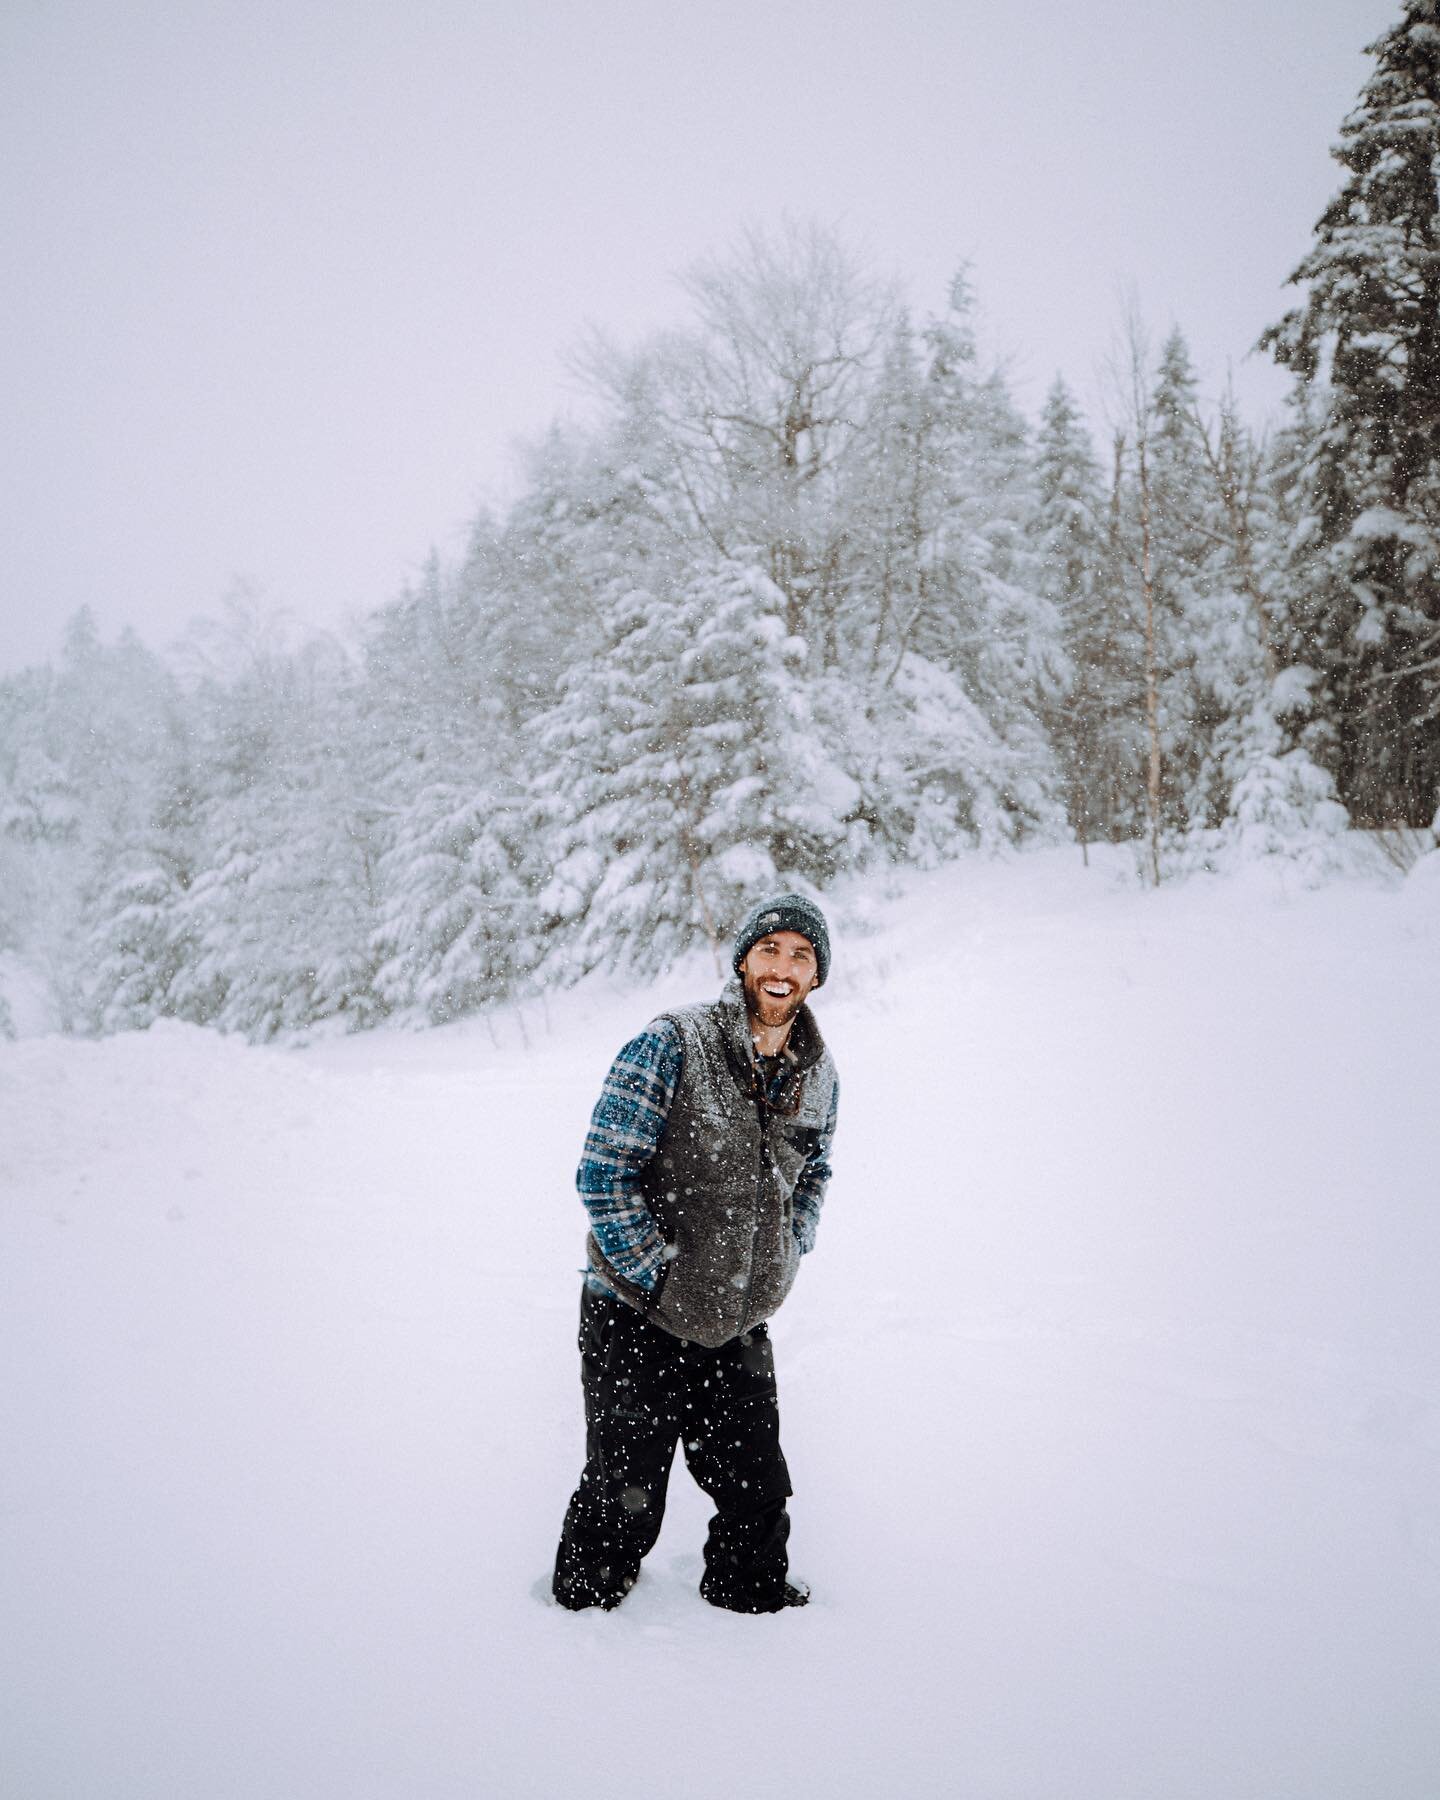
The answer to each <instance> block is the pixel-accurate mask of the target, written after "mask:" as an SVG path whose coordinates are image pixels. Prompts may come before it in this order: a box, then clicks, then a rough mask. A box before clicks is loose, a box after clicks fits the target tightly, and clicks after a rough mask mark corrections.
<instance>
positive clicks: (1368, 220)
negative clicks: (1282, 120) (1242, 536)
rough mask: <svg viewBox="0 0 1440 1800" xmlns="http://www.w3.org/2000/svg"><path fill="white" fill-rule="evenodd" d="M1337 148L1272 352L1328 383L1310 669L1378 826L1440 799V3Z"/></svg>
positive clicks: (1351, 796)
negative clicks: (1332, 175)
mask: <svg viewBox="0 0 1440 1800" xmlns="http://www.w3.org/2000/svg"><path fill="white" fill-rule="evenodd" d="M1369 54H1371V55H1372V56H1373V57H1374V58H1375V68H1374V71H1373V72H1372V74H1371V75H1370V77H1369V79H1368V80H1367V81H1366V83H1365V85H1364V87H1363V88H1362V90H1361V94H1360V98H1359V102H1358V104H1357V105H1356V107H1355V109H1354V110H1353V111H1352V113H1351V114H1350V116H1349V117H1348V118H1347V119H1346V120H1345V122H1344V124H1343V126H1342V127H1341V133H1340V142H1339V144H1338V145H1337V146H1336V148H1335V150H1334V155H1335V157H1336V159H1337V160H1338V161H1339V162H1340V164H1341V165H1342V167H1343V168H1344V170H1345V179H1344V182H1343V184H1342V186H1341V188H1340V191H1339V193H1337V194H1336V196H1335V198H1334V199H1333V200H1332V201H1331V203H1330V205H1329V206H1328V207H1327V208H1326V210H1325V212H1324V213H1323V214H1322V215H1321V218H1320V220H1319V222H1318V224H1317V226H1316V230H1315V243H1314V245H1313V247H1312V249H1311V251H1310V253H1309V255H1308V256H1307V257H1306V258H1305V259H1304V261H1303V262H1301V264H1300V266H1299V267H1298V268H1297V269H1296V271H1295V273H1294V275H1293V276H1292V277H1291V279H1292V281H1295V282H1297V283H1304V284H1308V286H1307V293H1306V298H1305V301H1304V303H1303V304H1302V305H1301V306H1299V307H1297V308H1296V309H1295V310H1294V311H1292V312H1290V313H1288V314H1287V315H1286V316H1285V318H1284V319H1282V320H1281V321H1280V323H1279V324H1278V325H1276V326H1274V327H1272V328H1271V329H1270V330H1269V331H1268V332H1266V334H1265V336H1264V337H1263V339H1262V340H1261V341H1262V343H1263V344H1265V345H1266V346H1268V347H1269V348H1270V349H1271V350H1272V352H1273V353H1274V355H1275V356H1276V358H1277V360H1278V361H1280V362H1281V363H1283V364H1285V365H1287V366H1288V367H1290V368H1291V369H1293V370H1294V371H1295V373H1296V375H1297V377H1298V378H1299V379H1300V380H1301V381H1304V382H1315V381H1318V380H1320V379H1322V378H1328V386H1327V392H1326V395H1325V401H1324V417H1323V427H1322V429H1321V430H1320V432H1319V433H1318V435H1317V437H1316V438H1315V440H1314V444H1313V447H1312V449H1311V453H1310V456H1309V459H1308V466H1307V468H1306V472H1305V485H1306V490H1307V494H1306V498H1307V507H1308V511H1309V513H1310V515H1311V518H1312V520H1313V527H1312V533H1313V536H1312V540H1311V542H1309V543H1307V544H1306V545H1305V554H1306V556H1307V558H1308V560H1309V563H1310V573H1311V575H1312V577H1313V579H1314V581H1315V584H1316V587H1315V593H1314V598H1313V600H1312V602H1311V603H1310V604H1309V605H1308V606H1307V608H1306V615H1307V616H1306V618H1305V621H1304V622H1305V626H1306V629H1307V643H1306V646H1305V649H1306V656H1307V660H1308V661H1309V662H1310V663H1311V664H1312V665H1313V666H1314V668H1315V670H1316V673H1317V675H1318V677H1319V691H1318V699H1319V703H1320V705H1321V707H1322V709H1323V711H1324V713H1325V715H1326V717H1327V719H1328V721H1329V724H1330V726H1331V755H1332V767H1333V771H1334V773H1335V775H1336V778H1337V781H1338V784H1339V788H1340V792H1341V797H1342V798H1343V800H1344V801H1345V802H1346V804H1347V805H1348V806H1349V807H1350V809H1351V811H1352V813H1353V814H1354V815H1355V816H1356V817H1357V818H1359V819H1361V820H1362V821H1364V822H1368V823H1371V824H1385V823H1402V822H1403V823H1408V824H1410V825H1415V826H1419V825H1424V824H1426V823H1427V822H1428V821H1429V819H1430V817H1431V815H1432V814H1433V813H1434V811H1435V806H1436V802H1437V799H1440V197H1437V170H1440V0H1406V4H1405V5H1404V8H1403V11H1402V15H1401V18H1400V19H1399V21H1398V22H1397V23H1396V24H1395V25H1394V26H1393V27H1392V28H1391V29H1390V30H1389V31H1387V32H1386V33H1385V34H1384V35H1383V36H1382V37H1380V38H1379V39H1378V40H1377V41H1376V42H1375V43H1374V44H1372V45H1371V46H1370V47H1369Z"/></svg>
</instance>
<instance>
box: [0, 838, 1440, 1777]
mask: <svg viewBox="0 0 1440 1800" xmlns="http://www.w3.org/2000/svg"><path fill="white" fill-rule="evenodd" d="M1429 860H1430V863H1431V864H1435V863H1436V862H1437V861H1440V858H1435V857H1432V858H1431V859H1429ZM1119 868H1120V864H1119V863H1118V861H1115V860H1111V861H1109V862H1106V863H1102V865H1101V866H1100V867H1092V868H1091V869H1089V870H1084V869H1082V868H1081V867H1080V864H1079V858H1078V855H1077V854H1076V853H1074V852H1066V853H1059V852H1054V853H1045V854H1040V855H1033V856H1028V857H1024V858H1021V859H1018V860H1016V861H1012V862H1008V863H981V862H975V863H973V864H967V865H965V866H963V867H958V868H954V869H950V870H947V871H944V872H941V873H939V874H937V875H935V876H932V877H928V878H924V879H917V880H912V881H910V882H908V883H907V884H906V887H905V890H904V892H903V893H900V894H896V895H894V896H891V897H889V898H876V899H874V900H872V901H871V903H870V905H869V911H870V912H871V914H872V918H871V924H870V929H869V930H868V931H867V932H861V931H860V930H859V929H858V928H857V927H856V926H855V924H854V923H853V921H852V925H851V928H850V929H849V930H842V931H840V932H839V933H837V937H838V943H837V953H836V955H837V961H836V972H835V977H834V979H833V981H832V983H831V987H830V989H829V990H828V991H826V992H825V993H823V994H822V995H821V996H820V998H819V1001H818V1004H817V1012H818V1013H819V1016H820V1018H821V1020H822V1024H823V1025H824V1027H825V1029H826V1031H827V1033H828V1035H829V1037H830V1039H831V1042H832V1044H833V1046H834V1048H835V1051H836V1054H837V1058H838V1060H839V1063H840V1067H841V1073H842V1078H843V1083H844V1103H843V1108H842V1117H841V1129H840V1135H839V1139H838V1141H837V1145H836V1178H835V1182H834V1185H833V1187H832V1189H831V1194H830V1200H829V1204H828V1206H827V1210H826V1217H825V1221H824V1224H823V1227H822V1231H821V1238H820V1245H819V1249H818V1251H817V1253H816V1255H815V1256H814V1257H813V1258H812V1259H811V1260H810V1261H809V1263H808V1264H807V1266H806V1268H805V1270H804V1273H803V1277H802V1280H801V1283H800V1285H799V1287H798V1288H797V1290H796V1293H795V1296H794V1297H793V1298H792V1300H791V1301H790V1302H789V1304H788V1305H787V1306H786V1308H785V1310H784V1312H783V1313H782V1314H781V1315H780V1317H779V1319H778V1320H777V1321H776V1324H775V1326H774V1337H775V1342H776V1352H777V1362H778V1366H779V1370H780V1382H781V1401H782V1413H783V1417H784V1420H785V1436H786V1447H787V1451H788V1455H789V1459H790V1463H791V1468H792V1473H793V1476H794V1480H795V1486H796V1498H795V1500H794V1502H793V1515H794V1520H795V1528H794V1536H793V1539H792V1548H793V1553H794V1557H793V1563H794V1568H795V1570H796V1572H797V1573H799V1574H802V1575H804V1576H805V1577H807V1578H808V1579H809V1580H810V1582H811V1583H812V1584H813V1586H814V1589H815V1596H816V1597H815V1600H814V1603H813V1604H812V1605H811V1606H810V1607H809V1608H808V1609H807V1610H805V1611H803V1612H793V1613H787V1614H782V1615H780V1616H778V1617H774V1618H762V1619H749V1618H742V1617H737V1616H734V1615H730V1614H725V1613H719V1612H716V1611H714V1610H713V1609H711V1608H709V1607H707V1606H706V1605H705V1604H704V1603H703V1602H702V1601H701V1600H700V1599H699V1597H698V1595H697V1593H696V1592H695V1583H696V1580H697V1577H698V1574H699V1568H700V1563H699V1552H700V1544H701V1540H702V1537H703V1533H704V1520H705V1516H706V1511H707V1508H706V1504H705V1502H704V1499H703V1497H702V1496H700V1495H699V1494H698V1493H697V1491H696V1490H695V1489H694V1488H693V1487H692V1486H691V1484H690V1482H689V1478H688V1477H687V1476H686V1475H685V1473H684V1471H683V1469H677V1471H676V1475H675V1478H674V1484H673V1489H672V1505H671V1512H670V1516H669V1518H668V1519H667V1523H666V1527H665V1532H664V1535H663V1536H662V1538H661V1541H660V1544H659V1547H658V1548H657V1550H656V1551H655V1553H654V1555H653V1556H652V1558H651V1559H650V1562H649V1564H648V1565H647V1570H646V1574H645V1576H644V1578H643V1580H642V1581H641V1583H640V1585H639V1586H638V1587H637V1588H636V1590H635V1592H634V1593H633V1594H632V1595H631V1596H630V1598H629V1599H628V1600H627V1602H626V1603H625V1605H624V1606H623V1607H622V1608H621V1609H620V1610H619V1611H618V1612H616V1613H613V1614H608V1615H601V1614H594V1613H591V1614H582V1615H571V1614H568V1613H565V1612H562V1611H560V1610H558V1609H556V1608H554V1607H553V1606H550V1605H548V1604H546V1603H544V1600H543V1594H544V1591H545V1576H546V1574H547V1570H548V1565H549V1562H550V1558H551V1555H552V1551H553V1543H554V1537H555V1533H556V1531H557V1528H558V1526H559V1522H560V1516H561V1512H562V1510H563V1508H564V1504H565V1500H566V1497H567V1495H568V1493H569V1490H570V1487H571V1486H572V1484H573V1481H574V1479H575V1476H576V1474H577V1473H578V1470H579V1465H580V1459H581V1425H580V1394H579V1383H578V1378H577V1361H576V1357H575V1352H574V1322H575V1312H576V1306H577V1299H578V1289H579V1277H578V1274H577V1270H578V1267H579V1262H580V1244H581V1236H582V1226H581V1214H580V1209H579V1205H578V1202H577V1201H576V1200H575V1199H574V1196H573V1191H572V1188H571V1178H572V1171H573V1165H574V1162H575V1159H576V1155H577V1151H578V1148H579V1144H580V1140H581V1136H582V1134H583V1129H584V1123H585V1118H586V1115H587V1113H588V1110H589V1107H590V1105H591V1102H592V1100H593V1098H594V1094H595V1091H596V1089H597V1086H598V1083H599V1081H600V1078H601V1075H602V1073H603V1070H604V1067H605V1065H606V1062H607V1060H608V1057H609V1055H610V1054H611V1052H612V1051H613V1049H614V1048H615V1047H616V1046H617V1045H618V1043H619V1042H620V1041H621V1040H622V1039H623V1038H624V1037H625V1036H627V1035H629V1033H630V1032H631V1031H632V1030H634V1029H635V1028H636V1027H637V1026H638V1025H639V1024H640V1023H642V1022H643V1021H644V1019H645V1018H646V1017H648V1016H649V1015H650V1014H651V1013H652V1012H654V1011H655V1010H658V1009H659V1008H660V1007H661V1006H662V1005H665V1004H668V1003H670V1002H671V1001H673V1000H675V999H680V998H690V997H695V996H696V995H697V994H698V995H703V994H705V993H706V992H707V991H709V990H710V989H711V988H712V987H713V986H714V985H715V984H714V981H713V977H712V975H711V973H710V970H709V967H708V963H700V962H697V963H695V964H692V965H690V966H689V967H687V968H686V969H684V970H682V971H679V972H678V973H677V974H675V975H674V976H672V977H671V978H670V979H668V980H667V981H665V982H663V983H660V984H658V985H657V986H656V987H655V988H653V989H651V990H647V991H645V992H635V991H633V990H632V991H629V992H624V991H621V990H620V989H618V988H616V987H614V986H605V985H599V984H592V985H591V986H589V987H588V988H586V989H584V990H582V991H581V992H578V993H575V994H571V995H568V996H565V997H562V998H558V999H553V1000H552V1001H551V1003H550V1006H549V1008H548V1017H547V1014H546V1012H545V1011H544V1010H542V1009H541V1008H540V1007H538V1006H535V1007H531V1008H527V1009H526V1012H525V1014H524V1017H523V1020H522V1019H521V1018H519V1017H517V1016H516V1015H515V1014H514V1013H511V1014H508V1015H506V1017H505V1018H504V1019H503V1020H501V1021H498V1022H497V1023H496V1024H495V1026H494V1028H493V1029H494V1036H493V1038H492V1033H491V1030H490V1029H487V1027H486V1026H485V1025H484V1024H483V1023H482V1022H478V1021H471V1022H468V1023H467V1024H465V1025H464V1026H461V1027H456V1028H452V1029H448V1030H444V1031H435V1032H431V1033H428V1034H424V1035H404V1034H398V1033H376V1034H371V1035H369V1036H366V1037H362V1038H356V1039H349V1040H345V1041H342V1042H332V1043H328V1044H324V1045H321V1046H318V1047H314V1048H311V1049H309V1050H304V1051H297V1050H279V1049H256V1048H248V1047H246V1046H245V1045H243V1044H242V1043H239V1042H236V1041H232V1040H226V1039H222V1038H220V1037H218V1036H215V1035H211V1034H208V1033H205V1032H202V1031H198V1030H194V1029H189V1028H184V1027H178V1026H172V1027H157V1028H155V1029H154V1030H152V1031H149V1032H147V1033H144V1034H138V1035H133V1036H128V1037H122V1038H117V1039H112V1040H109V1041H106V1042H103V1043H79V1042H66V1041H62V1040H60V1039H57V1038H30V1039H22V1041H20V1042H19V1043H15V1044H9V1045H4V1046H0V1108H3V1122H0V1187H3V1194H4V1200H3V1213H0V1442H3V1445H4V1452H3V1456H0V1581H3V1590H0V1620H3V1628H0V1793H3V1795H4V1796H5V1800H477V1797H489V1796H497V1797H501V1800H508V1797H510V1796H517V1797H519V1796H536V1797H537V1800H538V1797H544V1800H551V1797H553V1800H562V1797H563V1800H573V1797H576V1796H580V1797H583V1800H606V1797H608V1796H621V1795H624V1796H634V1795H636V1794H645V1795H660V1796H668V1795H681V1794H684V1795H687V1796H693V1797H694V1800H710V1797H712V1796H714V1797H716V1800H718V1797H719V1796H725V1797H726V1800H736V1797H738V1800H769V1797H772V1796H774V1797H778V1796H781V1795H784V1796H787V1797H790V1796H803V1797H805V1800H810V1797H815V1800H849V1797H855V1800H860V1797H865V1800H869V1797H870V1796H885V1797H889V1796H896V1797H899V1800H908V1797H911V1796H916V1797H918V1796H941V1795H943V1796H958V1797H960V1800H1190V1797H1194V1800H1362V1797H1363V1800H1433V1796H1434V1795H1435V1794H1437V1793H1440V1658H1437V1645H1440V1348H1437V1337H1440V1326H1437V1316H1440V1307H1437V1299H1440V1292H1437V1270H1440V1207H1437V1204H1436V1201H1437V1191H1440V1183H1437V1179H1436V1172H1435V1171H1436V1163H1437V1157H1436V1148H1437V1145H1436V1138H1437V1131H1436V1123H1435V1121H1436V1105H1435V1051H1436V1021H1437V1018H1440V879H1436V878H1435V872H1434V868H1433V867H1431V868H1429V869H1428V870H1427V867H1426V865H1422V866H1421V868H1420V870H1418V871H1417V873H1416V874H1415V875H1414V876H1412V877H1411V878H1410V880H1409V882H1407V883H1406V884H1404V885H1403V886H1397V885H1396V884H1395V883H1393V882H1392V883H1390V884H1388V885H1387V884H1385V883H1384V882H1381V881H1380V880H1378V879H1374V880H1370V879H1359V878H1357V879H1353V880H1349V881H1346V882H1343V883H1339V884H1337V885H1334V886H1332V887H1330V888H1328V889H1325V890H1323V891H1321V892H1318V893H1306V892H1303V891H1299V890H1288V891H1287V889H1286V887H1285V885H1284V884H1283V883H1278V882H1277V881H1276V880H1275V879H1274V878H1273V877H1271V876H1261V875H1258V874H1257V875H1252V876H1249V877H1246V878H1243V879H1241V878H1236V879H1231V880H1225V881H1218V880H1213V879H1200V880H1195V881H1192V882H1190V883H1189V884H1188V885H1186V886H1183V887H1178V888H1176V889H1174V890H1171V891H1162V892H1161V893H1159V894H1146V893H1143V892H1139V891H1137V890H1136V889H1135V888H1134V887H1133V886H1127V885H1125V884H1124V883H1123V882H1122V881H1121V880H1120V879H1119ZM522 1026H523V1033H524V1035H523V1036H522ZM496 1040H498V1041H496Z"/></svg>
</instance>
